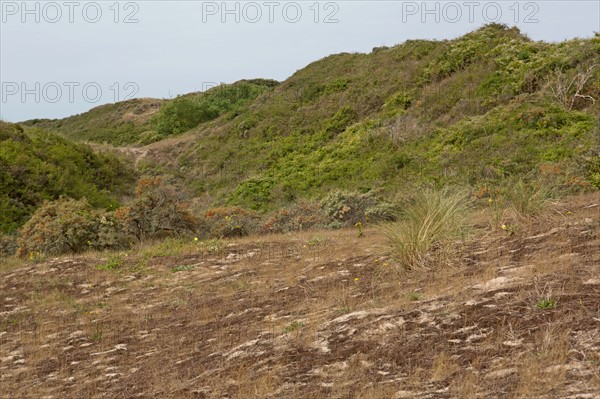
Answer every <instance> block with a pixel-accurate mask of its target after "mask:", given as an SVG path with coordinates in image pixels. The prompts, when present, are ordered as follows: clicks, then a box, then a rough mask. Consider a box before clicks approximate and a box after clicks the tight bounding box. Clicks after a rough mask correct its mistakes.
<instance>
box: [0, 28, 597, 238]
mask: <svg viewBox="0 0 600 399" xmlns="http://www.w3.org/2000/svg"><path fill="white" fill-rule="evenodd" d="M23 125H24V126H26V127H27V128H28V129H31V130H30V131H26V132H25V133H22V134H26V135H27V134H28V135H33V136H32V137H48V138H50V137H51V139H47V140H51V141H52V142H53V143H54V142H56V143H60V145H61V146H64V147H65V148H72V149H77V150H76V152H78V154H75V155H73V156H74V157H80V158H81V157H82V158H84V159H92V161H89V162H96V164H97V165H100V166H92V167H90V166H89V165H88V164H86V165H85V167H81V166H77V167H76V168H69V167H66V168H65V170H67V171H69V170H73V172H72V173H68V172H67V173H66V174H63V175H61V177H60V178H57V179H54V178H51V177H49V176H53V175H52V174H51V173H46V174H45V175H44V176H46V180H43V179H41V180H40V179H39V178H38V179H27V180H23V179H21V180H19V179H16V180H15V176H17V177H18V176H19V172H18V170H17V169H18V168H17V166H19V167H20V165H21V164H22V163H28V162H30V160H29V159H27V160H25V161H23V162H21V161H20V160H16V161H15V160H12V161H10V162H12V163H13V165H17V166H13V169H14V170H12V171H9V172H8V173H7V172H6V171H8V169H5V175H6V176H7V177H5V178H4V179H5V181H6V182H7V183H3V184H5V185H6V188H4V187H3V188H2V194H3V195H4V197H5V198H6V199H5V200H4V201H5V202H6V203H7V204H10V205H9V206H8V208H7V209H9V211H8V212H4V215H5V216H4V218H5V220H4V221H3V225H4V227H3V229H4V231H14V230H15V229H16V228H17V227H19V226H20V225H22V224H23V223H24V222H25V221H26V220H27V218H28V217H29V215H30V214H31V212H32V211H33V210H34V209H35V207H36V206H37V205H38V204H39V203H40V200H42V199H47V198H56V197H58V196H59V195H66V196H70V197H74V198H75V199H78V198H80V197H82V196H86V197H88V200H89V202H91V205H93V206H96V207H97V206H101V207H107V206H108V205H109V204H110V203H111V202H110V201H112V199H114V198H115V195H118V194H119V192H120V191H122V190H124V189H125V186H127V187H128V188H131V187H133V184H132V180H131V179H129V180H128V179H119V178H116V176H117V175H119V174H120V173H125V174H126V175H127V176H131V174H130V173H129V172H123V171H121V169H120V168H121V166H118V165H119V164H118V163H115V166H114V168H113V167H112V166H111V167H109V166H107V165H109V164H110V162H108V161H107V162H105V161H103V160H105V159H106V156H105V155H101V156H95V155H93V154H92V152H90V150H89V149H87V148H85V149H84V147H80V146H76V145H73V144H70V143H69V141H68V140H67V139H69V140H70V139H73V140H79V141H88V142H96V143H107V144H108V146H106V148H109V149H110V148H114V149H116V150H118V151H120V152H122V153H124V154H126V155H131V156H133V157H135V162H133V164H134V165H135V166H136V168H137V169H138V171H137V172H138V173H139V175H146V176H145V179H146V180H143V181H141V186H138V190H137V199H136V203H135V204H133V205H131V204H125V205H126V206H125V207H124V208H123V209H121V210H120V211H119V212H118V215H119V216H121V219H120V220H122V221H123V223H124V224H125V226H129V227H127V228H126V230H128V231H129V232H130V233H131V234H132V235H133V236H135V237H137V238H138V239H140V238H141V237H149V236H151V235H154V234H157V235H159V236H162V235H164V234H166V233H167V232H171V233H172V232H180V231H181V228H182V226H184V227H185V229H188V227H189V229H188V230H190V231H192V232H194V234H196V235H198V236H202V237H206V236H217V237H220V236H232V235H245V234H249V233H251V232H255V231H267V232H273V231H285V230H290V229H292V230H293V229H304V228H307V227H309V226H312V227H315V226H317V227H332V226H340V225H351V224H354V223H357V222H361V223H362V222H366V221H375V220H390V219H393V218H395V217H396V216H397V212H396V211H397V210H398V208H397V207H396V205H397V203H398V202H399V201H400V200H403V199H404V197H405V196H406V194H407V193H411V192H414V191H415V188H416V187H422V186H437V187H441V186H447V185H453V186H461V187H466V188H467V191H469V192H470V193H471V194H475V195H476V196H477V197H479V198H483V197H492V198H496V197H503V198H504V199H507V198H509V197H510V195H512V194H511V193H514V192H530V193H533V192H538V191H539V189H540V188H541V187H543V188H544V196H556V195H562V194H565V193H570V192H577V191H580V190H596V189H598V188H599V187H600V155H599V154H600V35H598V34H596V35H595V36H594V37H591V38H587V39H574V40H570V41H565V42H561V43H545V42H535V41H531V40H530V39H528V38H527V37H526V36H524V35H522V34H521V33H520V32H519V30H518V29H516V28H508V27H506V26H503V25H498V24H492V25H487V26H484V27H482V28H481V29H479V30H477V31H474V32H472V33H469V34H466V35H464V36H462V37H460V38H458V39H455V40H449V41H425V40H410V41H407V42H405V43H403V44H400V45H398V46H394V47H391V48H387V47H381V48H375V49H373V51H372V52H371V53H370V54H348V53H343V54H337V55H332V56H329V57H326V58H324V59H322V60H320V61H317V62H314V63H312V64H310V65H308V66H307V67H305V68H303V69H301V70H299V71H297V72H296V73H295V74H294V75H293V76H291V77H290V78H289V79H287V80H286V81H284V82H281V83H278V82H275V81H272V80H264V79H254V80H242V81H239V82H236V83H234V84H231V85H222V86H218V87H214V88H212V89H210V90H207V91H205V92H202V93H192V94H188V95H183V96H179V97H177V98H175V99H173V100H160V101H159V100H156V101H155V100H149V99H141V100H131V101H128V102H122V103H117V104H110V105H106V106H102V107H97V108H94V109H92V110H91V111H89V112H87V113H84V114H81V115H76V116H73V117H70V118H65V119H62V120H53V121H49V120H32V121H27V122H24V123H23ZM38 127H42V128H44V129H47V130H48V131H50V132H52V133H56V134H59V135H61V136H63V137H65V139H59V138H58V136H54V135H52V134H48V133H42V131H40V130H35V128H38ZM15 129H18V128H17V127H13V130H15ZM20 134H21V133H20ZM33 142H34V143H35V142H36V141H35V140H34V141H33ZM19 143H20V141H19V140H15V139H10V145H11V146H12V147H14V146H18V145H20V144H19ZM144 143H149V144H145V145H144ZM124 144H128V145H129V144H130V145H129V146H123V145H124ZM44 145H45V144H44ZM57 145H59V144H57ZM119 146H121V147H119ZM35 148H36V147H35V144H34V146H33V147H31V146H27V148H26V149H25V150H24V151H22V152H21V153H22V154H32V155H31V156H33V157H34V158H35V157H39V158H42V159H43V163H42V165H43V167H47V165H53V164H55V163H57V162H59V161H57V160H56V159H54V158H52V159H51V160H46V159H45V158H44V157H52V156H53V155H52V154H53V152H52V151H44V152H42V151H38V152H36V150H35ZM95 148H101V147H99V146H96V147H95ZM80 149H81V150H80ZM8 150H9V147H6V148H4V149H3V151H8ZM22 156H26V155H22ZM59 158H60V159H61V160H62V159H63V158H64V157H62V156H60V157H59ZM5 162H7V161H5ZM96 164H94V165H96ZM69 165H71V164H69ZM102 165H104V166H102ZM15 168H17V169H15ZM27 170H29V169H27ZM74 170H77V172H75V171H74ZM36 173H37V172H36ZM73 176H75V177H73ZM107 176H109V177H107ZM11 179H12V180H11ZM86 179H91V180H90V181H88V180H86ZM40 181H41V183H38V182H40ZM149 182H150V183H149ZM32 184H34V185H35V184H37V186H35V188H31V185H32ZM8 185H11V186H8ZM38 186H39V187H38ZM340 189H343V190H345V191H346V192H339V191H336V190H340ZM417 191H418V190H417ZM21 192H25V193H29V194H28V195H22V194H19V193H21ZM168 193H176V194H177V196H176V198H171V199H170V201H171V202H169V203H170V204H171V205H169V208H168V209H162V210H157V209H154V208H153V207H154V206H155V205H157V204H162V205H164V204H166V202H165V201H163V199H164V198H165V196H166V197H169V196H170V194H168ZM15 196H16V197H17V198H16V199H15V198H13V197H15ZM31 196H32V198H30V197H31ZM171 197H172V196H171ZM9 199H10V201H9ZM382 200H385V202H381V201H382ZM130 205H131V206H130ZM132 206H133V207H132ZM214 208H217V209H216V210H215V209H214ZM394 214H395V215H396V216H395V215H394ZM6 215H8V216H6ZM167 215H168V216H167ZM230 216H235V218H234V219H228V218H229V217H230ZM161 218H163V220H161ZM344 218H345V219H344ZM342 219H343V220H342ZM232 220H233V221H232ZM174 221H177V222H176V223H175V222H174ZM340 221H341V223H340ZM173 223H174V224H173ZM140 226H145V227H144V228H141V227H140ZM124 228H125V227H124ZM127 242H129V241H127Z"/></svg>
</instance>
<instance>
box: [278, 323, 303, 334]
mask: <svg viewBox="0 0 600 399" xmlns="http://www.w3.org/2000/svg"><path fill="white" fill-rule="evenodd" d="M302 327H304V323H303V322H301V321H298V320H294V321H293V322H291V323H290V324H288V325H287V326H286V327H285V328H284V329H283V332H284V333H285V334H289V333H291V332H294V331H298V330H300V329H301V328H302Z"/></svg>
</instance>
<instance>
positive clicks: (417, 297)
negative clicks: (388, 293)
mask: <svg viewBox="0 0 600 399" xmlns="http://www.w3.org/2000/svg"><path fill="white" fill-rule="evenodd" d="M421 299H423V294H421V293H420V292H410V293H409V294H408V300H409V301H411V302H416V301H420V300H421Z"/></svg>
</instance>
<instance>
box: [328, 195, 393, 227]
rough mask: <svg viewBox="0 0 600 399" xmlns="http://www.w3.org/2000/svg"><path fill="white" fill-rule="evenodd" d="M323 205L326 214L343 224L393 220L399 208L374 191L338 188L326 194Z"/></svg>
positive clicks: (350, 224)
mask: <svg viewBox="0 0 600 399" xmlns="http://www.w3.org/2000/svg"><path fill="white" fill-rule="evenodd" d="M321 206H322V207H323V210H324V211H325V214H326V215H328V216H330V217H331V218H333V219H334V220H335V221H337V222H339V223H341V224H342V225H343V226H354V225H355V224H356V223H358V222H361V223H365V222H380V221H393V220H395V219H396V217H397V213H398V208H397V207H396V206H394V205H392V204H389V203H387V202H384V201H382V200H381V199H379V198H378V197H377V196H376V195H375V194H373V193H372V192H368V193H359V192H349V191H340V190H336V191H333V192H331V193H330V194H329V195H328V196H326V197H325V198H324V199H323V201H322V203H321Z"/></svg>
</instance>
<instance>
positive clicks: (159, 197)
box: [115, 177, 197, 241]
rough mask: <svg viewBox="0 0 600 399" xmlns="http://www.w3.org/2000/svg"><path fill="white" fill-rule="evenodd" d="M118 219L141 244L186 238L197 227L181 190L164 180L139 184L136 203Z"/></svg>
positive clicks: (120, 212)
mask: <svg viewBox="0 0 600 399" xmlns="http://www.w3.org/2000/svg"><path fill="white" fill-rule="evenodd" d="M115 216H116V217H117V218H118V219H119V220H120V221H121V223H122V224H123V226H124V228H125V231H126V232H127V233H128V234H131V235H132V236H134V237H136V238H137V239H138V241H142V240H144V239H152V238H163V237H166V236H173V235H182V234H184V233H186V232H192V231H194V230H195V229H196V224H197V222H196V220H195V219H194V217H193V216H192V215H191V214H190V213H189V212H188V210H187V208H186V206H185V204H184V203H183V202H182V200H181V198H180V196H179V193H178V192H177V190H176V189H175V188H174V187H173V186H171V185H169V184H167V183H166V182H165V181H164V179H163V178H161V177H142V178H141V179H140V180H138V183H137V187H136V190H135V199H134V200H133V201H132V203H131V204H130V205H129V206H127V207H123V208H120V209H118V210H117V211H116V212H115Z"/></svg>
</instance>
